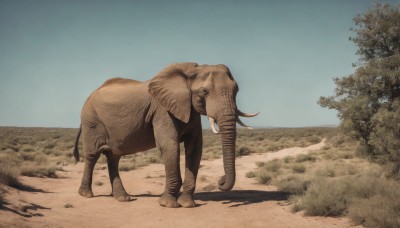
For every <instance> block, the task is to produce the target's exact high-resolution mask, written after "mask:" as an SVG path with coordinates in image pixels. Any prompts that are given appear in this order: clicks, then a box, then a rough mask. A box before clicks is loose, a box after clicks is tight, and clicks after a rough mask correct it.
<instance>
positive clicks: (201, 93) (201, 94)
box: [199, 87, 208, 97]
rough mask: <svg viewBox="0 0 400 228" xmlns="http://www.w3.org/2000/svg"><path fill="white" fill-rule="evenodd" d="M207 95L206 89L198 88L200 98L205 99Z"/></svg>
mask: <svg viewBox="0 0 400 228" xmlns="http://www.w3.org/2000/svg"><path fill="white" fill-rule="evenodd" d="M207 94H208V90H207V89H206V88H204V87H202V88H200V90H199V96H200V97H205V96H207Z"/></svg>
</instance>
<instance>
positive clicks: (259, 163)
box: [256, 161, 265, 167]
mask: <svg viewBox="0 0 400 228" xmlns="http://www.w3.org/2000/svg"><path fill="white" fill-rule="evenodd" d="M264 165H265V162H262V161H257V162H256V166H257V167H263V166H264Z"/></svg>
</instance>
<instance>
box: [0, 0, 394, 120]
mask: <svg viewBox="0 0 400 228" xmlns="http://www.w3.org/2000/svg"><path fill="white" fill-rule="evenodd" d="M374 2H375V1H366V0H365V1H356V0H352V1H349V0H347V1H329V0H318V1H317V0H316V1H294V0H293V1H267V0H266V1H151V0H149V1H60V0H49V1H43V0H37V1H28V0H25V1H24V0H18V1H13V0H11V1H4V0H0V107H1V108H0V110H1V111H0V126H39V127H78V126H79V122H80V120H79V116H80V110H81V108H82V105H83V103H84V101H85V100H86V98H87V97H88V95H89V94H90V93H91V92H92V91H93V90H94V89H96V88H97V87H98V86H99V85H101V84H102V83H103V82H104V81H105V80H106V79H108V78H111V77H117V76H118V77H127V78H132V79H137V80H148V79H150V78H151V77H153V76H154V75H155V74H156V73H157V72H158V71H160V70H161V69H162V68H163V67H165V66H166V65H168V64H170V63H174V62H182V61H190V62H197V63H200V64H219V63H222V64H225V65H227V66H228V67H229V68H230V69H231V71H232V73H233V76H234V77H235V79H236V81H237V82H238V84H239V87H240V91H239V93H238V96H237V103H238V106H239V108H240V109H241V110H243V111H245V112H260V113H261V114H260V115H259V116H257V117H255V118H251V119H246V121H245V122H246V123H247V124H249V125H253V126H279V127H301V126H315V125H323V124H338V123H339V120H338V119H337V117H336V112H335V111H332V110H325V109H323V108H321V107H319V106H318V104H317V103H316V102H317V100H318V98H319V97H320V96H321V95H324V96H326V95H332V94H333V92H334V83H333V81H332V78H333V77H336V76H346V75H348V74H351V73H352V72H353V71H354V68H352V66H351V64H352V63H353V62H355V61H357V59H358V57H357V56H356V55H355V51H356V47H355V45H354V44H353V43H352V42H350V41H349V40H348V38H349V36H351V35H353V34H352V32H350V27H352V26H353V21H352V18H353V17H354V16H355V15H356V14H358V13H362V12H364V11H365V10H366V9H368V8H371V7H373V6H374ZM386 2H389V3H390V1H386ZM392 3H396V4H398V3H399V1H392ZM203 125H204V126H208V125H207V124H205V123H203Z"/></svg>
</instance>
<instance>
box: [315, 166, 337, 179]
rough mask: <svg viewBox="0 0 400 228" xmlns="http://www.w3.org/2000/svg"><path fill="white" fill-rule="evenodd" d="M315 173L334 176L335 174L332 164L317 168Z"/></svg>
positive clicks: (321, 175) (320, 175)
mask: <svg viewBox="0 0 400 228" xmlns="http://www.w3.org/2000/svg"><path fill="white" fill-rule="evenodd" d="M315 173H316V175H317V176H319V177H334V176H336V171H335V169H334V168H333V167H332V166H326V167H324V168H321V169H318V170H317V171H316V172H315Z"/></svg>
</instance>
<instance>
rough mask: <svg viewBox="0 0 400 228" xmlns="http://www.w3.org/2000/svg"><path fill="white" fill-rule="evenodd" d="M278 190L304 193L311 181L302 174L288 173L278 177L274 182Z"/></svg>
mask: <svg viewBox="0 0 400 228" xmlns="http://www.w3.org/2000/svg"><path fill="white" fill-rule="evenodd" d="M274 183H275V184H276V186H277V187H278V188H279V190H281V191H284V192H287V193H290V194H304V192H306V191H307V189H308V187H309V185H310V183H311V181H310V180H309V179H307V178H305V177H304V176H300V175H289V176H286V177H283V178H278V180H277V181H276V182H274Z"/></svg>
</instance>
